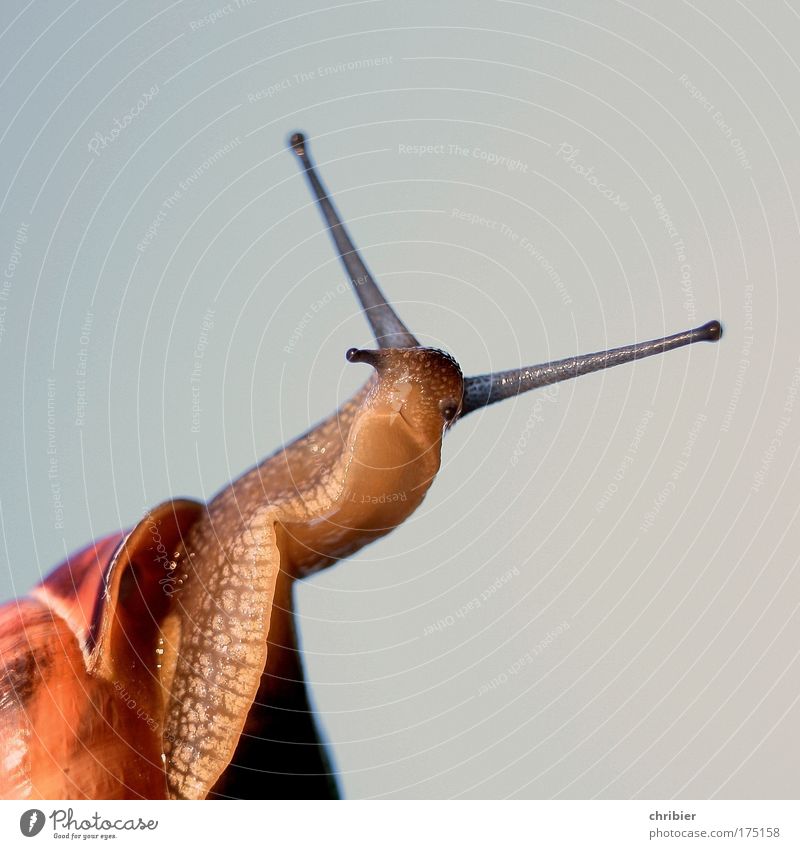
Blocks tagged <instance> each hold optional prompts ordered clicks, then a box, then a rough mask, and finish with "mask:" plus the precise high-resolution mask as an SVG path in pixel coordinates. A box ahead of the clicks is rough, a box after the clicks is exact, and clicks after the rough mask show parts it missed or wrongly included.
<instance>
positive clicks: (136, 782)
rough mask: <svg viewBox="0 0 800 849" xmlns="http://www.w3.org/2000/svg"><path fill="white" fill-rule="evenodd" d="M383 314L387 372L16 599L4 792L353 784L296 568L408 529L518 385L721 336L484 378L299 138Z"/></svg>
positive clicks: (1, 760)
mask: <svg viewBox="0 0 800 849" xmlns="http://www.w3.org/2000/svg"><path fill="white" fill-rule="evenodd" d="M291 146H292V149H293V151H294V153H295V154H296V155H297V156H298V158H299V160H300V161H301V163H302V165H303V168H304V171H305V174H306V177H307V179H308V182H309V184H310V186H311V188H312V191H313V192H314V194H315V195H316V198H317V201H318V203H319V206H320V209H321V212H322V214H323V216H324V218H325V220H326V222H327V224H328V226H329V228H330V233H331V236H332V238H333V240H334V243H335V244H336V247H337V249H338V251H339V255H340V258H341V260H342V262H343V264H344V267H345V269H346V271H347V273H348V275H349V277H350V279H351V282H352V283H353V286H354V289H355V292H356V294H357V296H358V297H359V299H360V301H361V304H362V307H363V309H364V312H365V315H366V317H367V319H368V321H369V322H370V324H371V326H372V329H373V332H374V335H375V339H376V343H377V346H378V347H377V348H376V349H375V350H364V349H355V348H353V349H351V350H350V351H348V352H347V360H348V361H349V362H351V363H361V364H364V365H367V366H369V367H371V368H372V373H371V375H370V377H369V378H368V380H367V381H366V383H365V385H364V386H363V387H362V388H361V389H360V390H359V391H358V392H356V394H355V395H354V396H353V397H352V398H351V399H350V400H348V401H347V402H345V403H344V404H343V405H342V406H341V407H340V408H339V409H338V410H337V411H336V412H335V413H334V414H333V415H331V416H330V417H329V418H327V419H326V420H324V421H323V422H321V423H319V424H318V425H316V426H315V427H314V428H312V429H311V430H309V431H308V432H307V433H305V434H304V435H302V436H300V437H298V438H297V439H296V440H294V441H293V442H291V443H289V444H288V445H287V446H285V447H283V448H281V449H279V450H278V451H276V452H275V453H274V454H272V455H271V456H269V457H267V458H266V459H265V460H264V461H262V462H261V463H260V464H258V465H257V466H255V467H254V468H252V469H250V470H249V471H248V472H246V473H245V474H244V475H242V476H241V477H240V478H238V479H237V480H235V481H233V482H232V483H230V484H229V485H228V486H226V487H225V488H224V489H223V490H222V491H221V492H220V493H219V494H218V495H216V496H215V497H214V498H213V499H212V500H211V501H210V502H209V503H208V504H207V505H204V504H200V503H198V502H195V501H191V500H187V499H180V500H172V501H167V502H165V503H164V504H162V505H160V506H159V507H157V508H155V509H154V510H152V511H150V512H149V513H148V514H147V515H146V516H145V517H144V518H143V519H142V520H141V521H140V522H139V523H138V524H137V525H136V526H135V527H134V528H133V529H132V530H130V531H128V532H124V533H123V532H120V533H116V534H112V535H110V536H109V537H107V538H105V539H103V540H100V541H97V542H95V543H92V544H91V545H90V546H88V547H87V548H85V549H83V550H82V551H80V552H78V553H77V554H75V555H73V556H71V557H70V558H68V559H67V561H66V562H65V563H63V564H62V565H61V566H59V567H58V568H56V569H55V570H54V571H53V572H52V573H51V574H50V575H49V576H48V577H47V578H45V580H44V581H43V582H42V583H41V584H40V585H39V586H37V587H36V588H34V590H33V591H32V592H31V593H30V595H29V596H28V597H26V598H23V599H20V600H17V601H14V602H10V603H8V604H6V605H4V606H3V607H2V608H0V659H2V662H1V663H0V796H2V797H5V798H63V799H79V798H87V799H91V798H93V799H103V798H154V799H158V798H186V799H200V798H209V797H210V798H224V797H235V798H278V797H294V798H298V797H299V798H320V797H329V796H336V795H337V793H338V788H337V785H336V781H335V778H334V775H335V773H334V770H333V769H332V768H331V765H330V762H329V760H328V757H327V753H326V750H325V747H324V745H323V743H322V742H321V740H320V737H319V733H318V731H317V729H316V727H315V723H314V718H313V713H312V710H311V707H310V705H309V700H308V695H307V692H306V687H305V683H304V676H303V669H302V662H301V658H300V653H299V650H298V643H297V633H296V629H295V622H294V614H293V604H292V586H293V583H294V581H296V580H299V579H302V578H303V577H305V576H307V575H309V574H312V573H313V572H315V571H317V570H319V569H321V568H325V567H326V566H329V565H331V564H333V563H336V562H338V561H339V560H341V559H342V558H345V557H347V556H349V555H350V554H352V553H354V552H355V551H357V550H359V549H360V548H362V547H363V546H365V545H367V544H369V543H371V542H373V541H374V540H376V539H378V538H380V537H381V536H383V535H385V534H387V533H389V532H390V531H391V530H393V529H394V528H395V527H397V526H398V525H399V524H401V523H402V522H403V521H404V520H405V519H406V518H408V516H409V515H411V513H413V512H414V510H416V509H417V507H418V506H419V505H420V504H421V502H422V500H423V499H424V498H425V495H426V493H427V491H428V489H429V487H430V485H431V483H432V482H433V480H434V478H435V476H436V474H437V472H438V471H439V467H440V464H441V450H442V440H443V437H444V434H445V433H446V432H447V430H448V429H449V428H450V427H451V426H452V425H453V423H454V422H455V421H457V420H458V419H459V418H463V417H464V416H465V415H467V414H468V413H470V412H472V411H473V410H475V409H478V408H480V407H484V406H487V405H489V404H493V403H495V402H496V401H500V400H502V399H503V398H506V397H511V396H514V395H517V394H520V393H521V392H525V391H528V390H530V389H534V388H537V387H538V386H544V385H548V384H550V383H555V382H558V381H561V380H566V379H570V378H573V377H577V376H579V375H581V374H586V373H589V372H591V371H597V370H599V369H603V368H608V367H610V366H612V365H617V364H620V363H623V362H630V361H632V360H635V359H639V358H641V357H646V356H651V355H654V354H658V353H662V352H664V351H666V350H670V349H672V348H678V347H682V346H685V345H688V344H691V343H693V342H697V341H715V340H716V339H719V337H720V335H721V327H720V325H719V322H709V323H708V324H706V325H703V326H702V327H699V328H696V329H694V330H689V331H685V332H683V333H678V334H674V335H673V336H669V337H664V338H661V339H656V340H653V341H651V342H644V343H639V344H636V345H629V346H625V347H623V348H617V349H613V350H611V351H603V352H599V353H597V354H589V355H585V356H581V357H571V358H569V359H566V360H560V361H556V362H553V363H545V364H542V365H539V366H533V367H529V368H523V369H514V370H510V371H507V372H501V373H499V374H492V375H481V376H478V377H466V378H465V377H464V375H463V374H462V372H461V369H460V367H459V365H458V363H457V362H456V360H454V359H453V358H452V357H451V356H450V355H449V354H447V353H445V352H443V351H440V350H437V349H433V348H426V347H424V346H421V345H420V344H419V343H418V341H417V340H416V339H415V337H414V336H413V335H412V334H411V333H410V332H409V331H408V329H407V328H406V327H405V325H404V324H403V323H402V321H401V320H400V319H399V318H398V316H397V315H396V314H395V312H394V310H393V309H392V308H391V306H390V305H389V304H388V302H387V301H386V300H385V298H384V296H383V294H382V292H381V291H380V289H379V288H378V286H377V284H376V283H375V281H374V280H373V279H372V277H371V275H370V273H369V271H368V270H367V268H366V266H365V265H364V263H363V261H362V260H361V258H360V256H359V255H358V252H357V251H356V249H355V247H354V246H353V244H352V242H351V241H350V237H349V235H348V233H347V231H346V230H345V228H344V225H343V224H342V223H341V221H340V219H339V217H338V214H337V212H336V210H335V208H334V207H333V204H332V203H331V201H330V199H329V197H328V195H327V192H326V191H325V189H324V187H323V185H322V183H321V181H320V179H319V177H318V175H317V173H316V169H315V168H314V166H313V164H312V162H311V160H310V158H309V154H308V149H307V145H306V142H305V139H304V137H303V136H302V135H300V134H296V135H295V136H293V137H292V139H291Z"/></svg>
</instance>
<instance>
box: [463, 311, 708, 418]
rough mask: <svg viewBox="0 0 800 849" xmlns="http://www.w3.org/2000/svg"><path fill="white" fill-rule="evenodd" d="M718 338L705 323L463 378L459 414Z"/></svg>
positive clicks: (465, 413) (464, 414)
mask: <svg viewBox="0 0 800 849" xmlns="http://www.w3.org/2000/svg"><path fill="white" fill-rule="evenodd" d="M721 337H722V325H721V324H720V323H719V322H718V321H709V322H708V323H707V324H704V325H703V326H702V327H696V328H694V330H685V331H684V332H683V333H675V334H673V335H672V336H665V337H663V338H661V339H653V340H651V341H650V342H639V343H637V344H634V345H624V346H623V347H621V348H612V349H611V350H609V351H598V352H597V353H594V354H584V355H583V356H579V357H568V358H567V359H564V360H555V361H554V362H551V363H542V364H540V365H537V366H528V367H527V368H518V369H511V370H510V371H499V372H494V373H492V374H481V375H478V376H476V377H467V378H465V379H464V401H463V405H462V410H461V415H462V416H466V415H467V413H471V412H472V411H473V410H478V409H480V408H481V407H488V406H489V404H494V403H496V402H497V401H502V400H503V399H504V398H511V397H513V396H515V395H521V394H522V393H523V392H529V391H530V390H531V389H538V388H539V387H540V386H549V385H550V384H551V383H560V382H561V381H562V380H571V379H572V378H573V377H580V376H581V375H582V374H590V373H591V372H593V371H602V370H603V369H607V368H611V367H612V366H618V365H621V364H622V363H629V362H631V361H633V360H640V359H643V358H644V357H652V356H654V355H655V354H663V353H664V352H665V351H672V350H673V349H674V348H683V347H684V346H685V345H692V344H694V343H695V342H716V341H718V340H719V339H720V338H721Z"/></svg>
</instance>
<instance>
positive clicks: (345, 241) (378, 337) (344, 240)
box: [289, 133, 419, 348]
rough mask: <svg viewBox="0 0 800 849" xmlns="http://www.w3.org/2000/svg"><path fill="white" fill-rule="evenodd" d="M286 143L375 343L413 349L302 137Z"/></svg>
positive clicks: (298, 135) (409, 335) (411, 337)
mask: <svg viewBox="0 0 800 849" xmlns="http://www.w3.org/2000/svg"><path fill="white" fill-rule="evenodd" d="M289 143H290V144H291V146H292V150H293V151H294V152H295V154H296V155H297V158H298V159H299V160H300V162H302V163H303V168H304V169H305V175H306V178H307V179H308V183H309V185H310V186H311V190H312V191H313V192H314V195H315V196H316V198H317V203H318V205H319V209H320V212H321V213H322V217H323V218H324V219H325V222H326V223H327V225H328V227H329V229H330V234H331V238H332V239H333V242H334V244H335V245H336V249H337V250H338V252H339V259H340V260H341V261H342V265H344V268H345V271H346V272H347V275H348V276H349V278H350V283H351V284H352V286H353V289H354V290H355V293H356V295H357V296H358V299H359V301H361V306H362V307H363V308H364V314H365V315H366V317H367V321H369V323H370V325H371V326H372V332H373V334H374V336H375V341H376V342H377V343H378V346H379V347H380V348H416V347H417V346H418V345H419V342H417V340H416V339H415V338H414V335H413V334H412V333H411V332H410V331H409V330H408V328H407V327H406V326H405V324H403V322H402V321H401V320H400V317H399V316H398V315H397V313H396V312H395V311H394V310H393V309H392V306H391V304H389V302H388V301H387V300H386V298H385V296H384V294H383V292H381V290H380V288H379V287H378V284H377V283H376V282H375V279H374V278H373V276H372V275H371V274H370V272H369V269H368V268H367V266H366V265H365V263H364V261H363V260H362V259H361V256H360V255H359V253H358V250H357V249H356V246H355V245H354V244H353V242H352V240H351V238H350V234H349V233H348V232H347V229H346V228H345V226H344V224H343V223H342V220H341V218H339V213H338V212H337V211H336V207H335V206H334V205H333V201H331V199H330V197H329V196H328V192H327V190H326V189H325V186H324V185H323V183H322V180H320V178H319V175H318V174H317V170H316V168H315V167H314V163H313V162H312V161H311V155H310V153H309V150H308V143H307V142H306V137H305V136H304V135H303V134H302V133H295V134H294V135H293V136H292V137H291V138H290V139H289Z"/></svg>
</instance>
